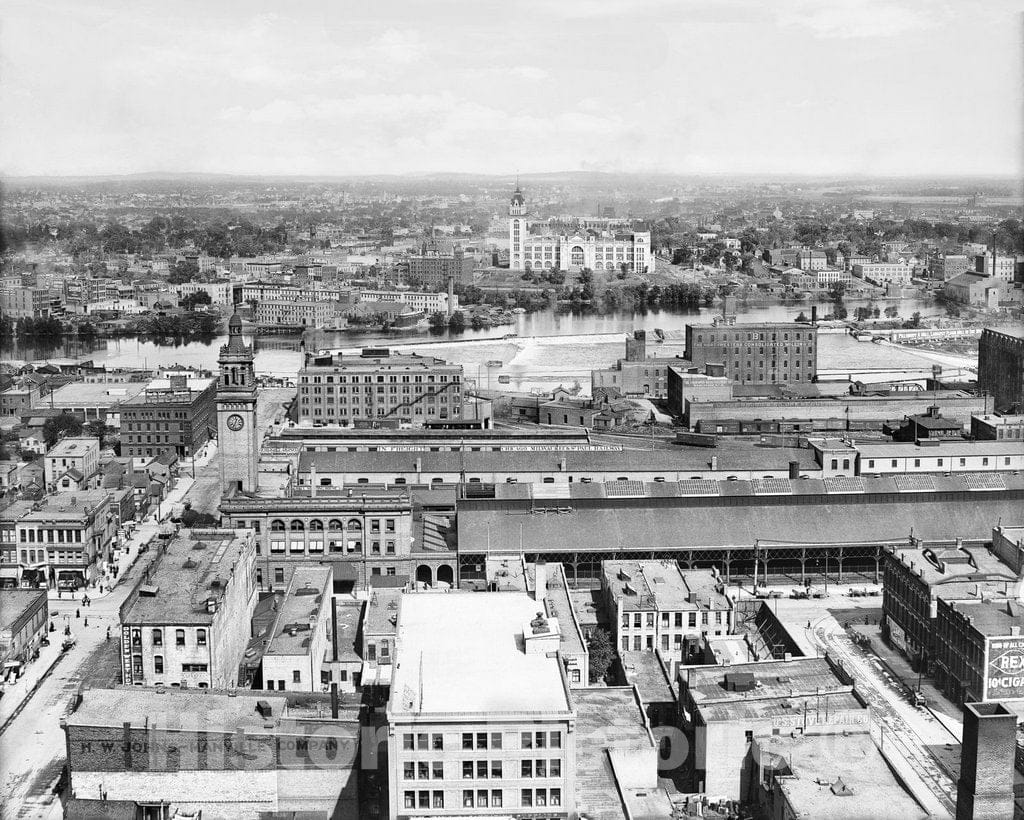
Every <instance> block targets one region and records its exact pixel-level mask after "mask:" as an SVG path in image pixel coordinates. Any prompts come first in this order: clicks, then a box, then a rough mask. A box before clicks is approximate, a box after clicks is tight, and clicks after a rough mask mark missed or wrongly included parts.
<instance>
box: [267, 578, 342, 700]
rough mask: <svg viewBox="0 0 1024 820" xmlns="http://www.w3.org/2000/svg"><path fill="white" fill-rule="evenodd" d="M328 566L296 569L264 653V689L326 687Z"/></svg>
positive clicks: (330, 583)
mask: <svg viewBox="0 0 1024 820" xmlns="http://www.w3.org/2000/svg"><path fill="white" fill-rule="evenodd" d="M333 592H334V581H333V579H332V577H331V568H330V567H316V566H308V565H304V566H299V567H296V568H295V572H294V573H292V579H291V581H290V582H289V584H288V589H287V590H285V593H284V598H283V599H282V601H281V605H280V606H279V607H278V610H277V619H276V620H275V621H274V624H273V626H272V627H271V630H270V636H269V638H268V643H267V645H266V648H265V649H264V651H263V667H262V673H263V688H264V689H268V690H275V691H278V692H284V691H288V692H319V691H321V689H322V688H323V685H324V684H327V683H329V670H328V669H327V668H326V667H325V662H326V661H328V660H329V655H328V648H329V647H330V645H331V627H330V624H331V594H332V593H333Z"/></svg>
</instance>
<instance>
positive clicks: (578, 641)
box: [526, 563, 587, 655]
mask: <svg viewBox="0 0 1024 820" xmlns="http://www.w3.org/2000/svg"><path fill="white" fill-rule="evenodd" d="M536 566H537V565H536V564H527V565H526V582H527V584H528V586H529V589H530V590H531V591H533V592H534V594H536V577H537V573H536ZM545 566H546V567H547V572H546V577H547V581H546V586H547V593H546V594H545V598H544V608H545V612H546V614H547V615H548V617H549V618H557V619H558V623H559V626H560V627H561V628H560V629H559V639H560V640H559V643H560V647H561V650H562V652H565V653H566V654H571V655H582V654H584V653H586V652H587V646H586V644H585V643H584V641H583V635H582V634H580V631H579V629H577V627H576V623H575V622H574V615H575V612H574V610H573V605H572V600H571V598H570V597H569V588H568V587H567V585H566V583H565V575H564V573H563V571H562V565H561V564H555V563H551V564H546V565H545Z"/></svg>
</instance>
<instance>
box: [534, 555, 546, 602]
mask: <svg viewBox="0 0 1024 820" xmlns="http://www.w3.org/2000/svg"><path fill="white" fill-rule="evenodd" d="M533 573H534V575H533V577H534V581H533V597H534V599H535V600H536V601H537V603H538V604H542V603H544V600H545V599H546V598H547V594H548V565H547V564H546V563H544V562H543V561H538V562H537V563H536V564H534V565H533Z"/></svg>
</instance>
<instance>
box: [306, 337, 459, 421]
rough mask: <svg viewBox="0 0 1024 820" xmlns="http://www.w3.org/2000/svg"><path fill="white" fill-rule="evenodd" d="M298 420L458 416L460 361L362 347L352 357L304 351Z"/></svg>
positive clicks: (397, 419)
mask: <svg viewBox="0 0 1024 820" xmlns="http://www.w3.org/2000/svg"><path fill="white" fill-rule="evenodd" d="M298 381H299V395H298V421H299V424H311V425H325V424H326V425H349V424H353V423H355V422H360V421H375V422H391V423H393V424H395V425H398V424H412V425H416V426H421V425H422V424H423V423H424V422H427V421H440V420H445V419H458V418H460V417H461V415H462V365H456V364H448V363H447V362H445V361H444V360H443V359H436V358H434V357H432V356H419V355H416V354H397V353H396V354H393V353H391V351H390V350H388V349H387V348H383V349H379V348H365V349H364V350H363V351H362V353H361V354H360V355H358V356H346V355H343V354H341V353H336V354H332V355H326V356H318V355H313V354H307V355H306V362H305V365H304V366H303V368H302V369H301V370H300V371H299V375H298Z"/></svg>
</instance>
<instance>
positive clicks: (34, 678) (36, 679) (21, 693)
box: [0, 625, 74, 732]
mask: <svg viewBox="0 0 1024 820" xmlns="http://www.w3.org/2000/svg"><path fill="white" fill-rule="evenodd" d="M46 634H47V635H48V636H49V638H50V645H49V646H41V647H39V657H38V658H36V659H35V660H34V661H32V662H31V663H30V664H28V666H26V667H25V673H24V674H23V675H22V676H21V677H20V678H18V680H16V681H15V682H14V683H13V684H11V685H10V686H5V687H4V696H3V697H2V698H0V732H2V731H3V730H4V729H5V728H6V727H7V721H9V720H10V719H11V717H12V716H13V715H14V714H15V713H16V712H17V711H18V709H19V708H21V706H22V704H23V703H24V702H25V701H26V700H27V699H28V697H29V695H30V694H31V693H32V691H33V689H35V687H36V686H37V685H38V684H39V683H40V682H42V681H43V680H44V679H45V678H46V676H47V675H48V674H49V673H50V670H51V669H53V667H54V666H56V665H57V662H58V661H59V660H60V659H61V658H62V657H63V654H64V653H63V651H62V650H61V642H62V641H63V640H64V630H63V628H62V627H61V626H60V625H58V626H57V631H56V632H47V633H46ZM72 634H74V633H72Z"/></svg>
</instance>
